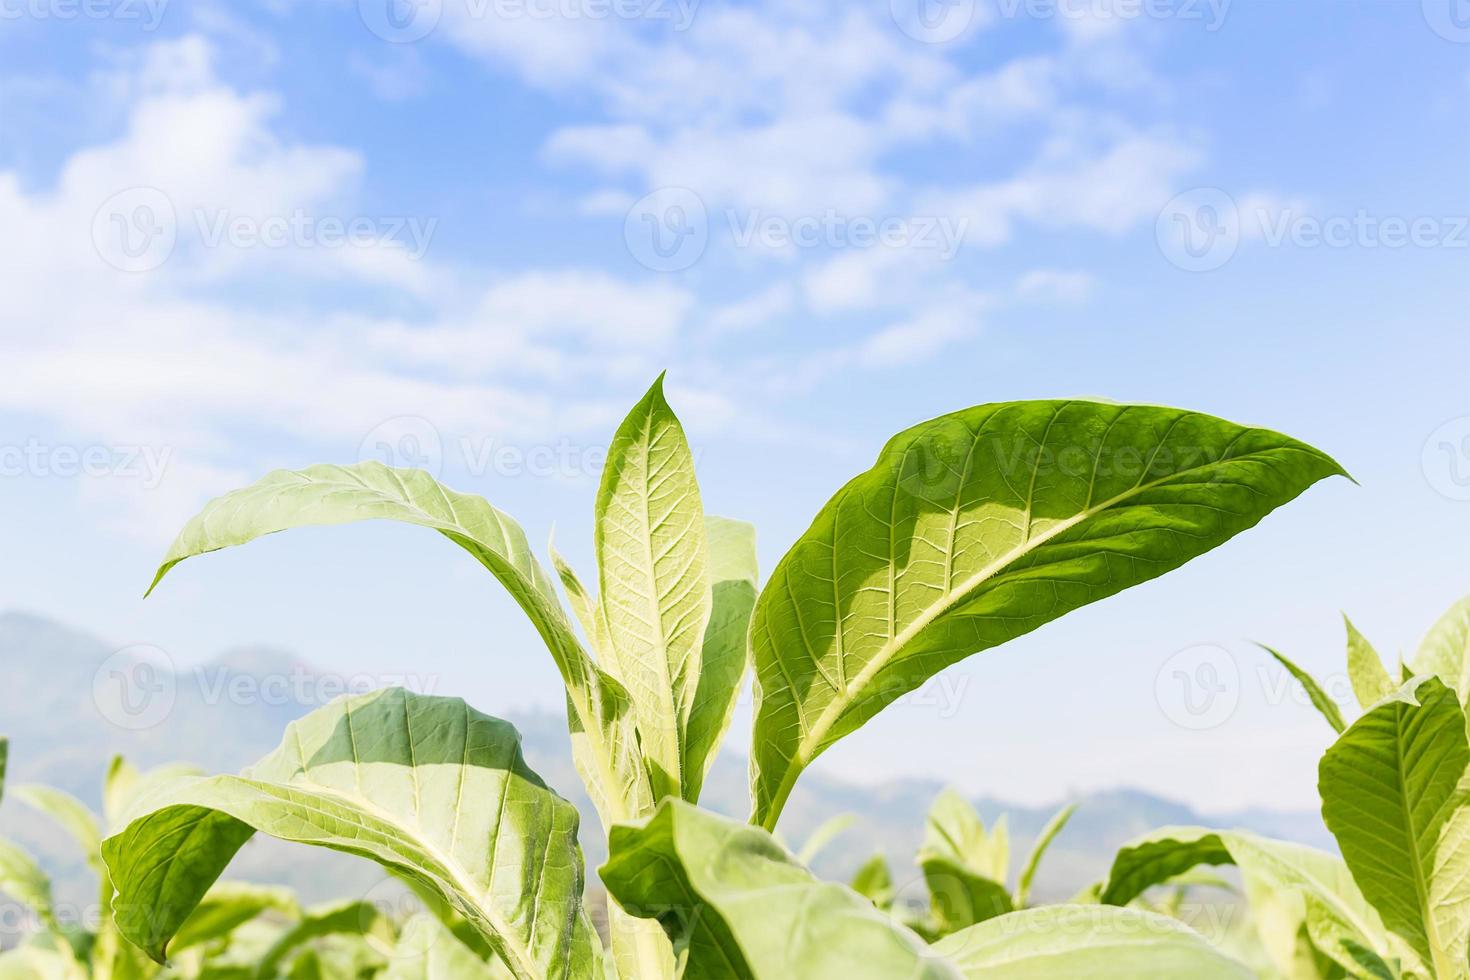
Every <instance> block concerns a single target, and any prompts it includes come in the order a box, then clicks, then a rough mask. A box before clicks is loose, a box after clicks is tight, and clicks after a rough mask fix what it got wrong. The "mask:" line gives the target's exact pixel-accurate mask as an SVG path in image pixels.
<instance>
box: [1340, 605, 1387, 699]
mask: <svg viewBox="0 0 1470 980" xmlns="http://www.w3.org/2000/svg"><path fill="white" fill-rule="evenodd" d="M1342 621H1343V623H1344V624H1345V625H1346V626H1347V662H1348V680H1349V681H1351V682H1352V685H1353V694H1354V695H1355V696H1356V697H1357V699H1358V705H1359V706H1360V707H1363V708H1367V707H1369V706H1370V705H1374V704H1377V703H1378V702H1379V701H1382V700H1383V699H1384V698H1386V697H1388V696H1389V695H1391V694H1392V693H1393V692H1394V688H1395V687H1397V686H1398V685H1396V684H1394V682H1393V678H1392V677H1390V676H1389V675H1388V670H1387V668H1385V667H1384V666H1383V658H1382V657H1380V656H1379V655H1378V651H1377V650H1375V649H1373V644H1371V643H1369V642H1368V638H1367V637H1366V636H1364V635H1363V634H1362V633H1360V632H1358V628H1357V627H1356V626H1354V625H1353V621H1352V620H1351V619H1348V618H1347V617H1346V616H1344V617H1342Z"/></svg>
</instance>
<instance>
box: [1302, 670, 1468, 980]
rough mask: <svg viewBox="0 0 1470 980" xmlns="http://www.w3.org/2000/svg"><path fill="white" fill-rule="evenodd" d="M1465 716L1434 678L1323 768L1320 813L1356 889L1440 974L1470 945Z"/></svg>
mask: <svg viewBox="0 0 1470 980" xmlns="http://www.w3.org/2000/svg"><path fill="white" fill-rule="evenodd" d="M1467 766H1470V742H1467V740H1466V735H1465V713H1464V711H1463V710H1462V709H1461V707H1460V704H1459V702H1458V701H1456V700H1455V694H1454V692H1453V691H1451V690H1450V689H1449V688H1447V687H1446V686H1445V685H1444V683H1443V682H1442V681H1441V680H1439V678H1437V677H1430V678H1419V679H1416V680H1413V681H1410V682H1409V683H1408V684H1406V685H1404V686H1403V687H1402V688H1401V689H1400V690H1399V691H1398V693H1397V694H1396V695H1395V696H1393V697H1391V698H1389V699H1388V700H1387V701H1385V702H1384V703H1382V704H1380V705H1378V706H1376V707H1374V708H1372V709H1371V710H1370V711H1368V713H1367V714H1365V715H1364V716H1363V717H1362V718H1359V719H1358V720H1357V721H1356V722H1354V723H1353V725H1352V727H1350V728H1349V729H1348V730H1347V731H1346V732H1344V733H1343V735H1342V737H1341V738H1339V739H1338V740H1337V742H1336V743H1334V744H1333V746H1332V747H1331V748H1329V749H1328V750H1327V753H1326V755H1324V756H1323V757H1322V762H1321V765H1320V767H1319V779H1318V788H1319V789H1320V791H1321V793H1322V819H1323V821H1324V822H1326V824H1327V829H1328V830H1331V831H1332V834H1333V836H1334V837H1336V838H1337V843H1338V845H1339V846H1340V847H1341V848H1342V856H1343V859H1344V860H1345V861H1346V862H1347V866H1348V868H1349V869H1350V870H1351V871H1352V873H1353V878H1354V879H1355V880H1356V881H1357V883H1358V887H1359V888H1361V889H1362V891H1363V894H1364V895H1365V896H1367V898H1368V900H1369V901H1370V902H1372V903H1373V905H1374V907H1375V908H1377V909H1378V911H1379V912H1380V913H1381V914H1382V916H1383V922H1384V924H1385V925H1387V926H1388V927H1389V928H1390V929H1392V930H1393V931H1394V932H1396V933H1398V934H1399V935H1400V936H1403V937H1404V938H1405V939H1406V940H1407V941H1408V943H1409V945H1410V946H1412V947H1413V948H1414V951H1415V952H1416V953H1418V954H1419V956H1420V958H1421V959H1423V960H1424V962H1425V963H1428V964H1431V965H1432V966H1433V967H1434V970H1435V973H1436V975H1438V976H1442V977H1448V976H1452V975H1458V974H1459V973H1461V972H1462V971H1463V969H1464V966H1465V961H1466V955H1467V944H1470V806H1467V804H1470V795H1467V793H1466V790H1465V789H1464V778H1465V771H1466V767H1467Z"/></svg>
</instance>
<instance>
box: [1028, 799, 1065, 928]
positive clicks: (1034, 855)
mask: <svg viewBox="0 0 1470 980" xmlns="http://www.w3.org/2000/svg"><path fill="white" fill-rule="evenodd" d="M1076 812H1077V804H1075V803H1068V804H1067V805H1066V806H1064V807H1062V808H1061V809H1060V810H1058V811H1057V812H1056V813H1055V814H1053V815H1052V818H1051V819H1050V820H1048V821H1047V822H1046V826H1045V827H1042V828H1041V833H1040V834H1038V835H1037V837H1036V843H1035V844H1032V845H1031V853H1030V854H1029V855H1027V857H1026V864H1025V866H1024V867H1022V868H1021V877H1020V878H1019V879H1017V881H1016V908H1018V909H1019V908H1025V907H1026V903H1027V901H1028V900H1029V899H1030V898H1031V884H1032V882H1034V881H1035V880H1036V871H1037V869H1038V868H1040V867H1041V859H1042V858H1043V857H1044V856H1045V855H1046V851H1047V849H1048V848H1049V847H1051V844H1052V841H1054V840H1056V839H1057V835H1058V834H1060V833H1061V832H1062V829H1063V828H1065V827H1066V826H1067V822H1068V821H1069V820H1071V819H1072V814H1074V813H1076Z"/></svg>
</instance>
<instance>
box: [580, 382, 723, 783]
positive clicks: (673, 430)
mask: <svg viewBox="0 0 1470 980" xmlns="http://www.w3.org/2000/svg"><path fill="white" fill-rule="evenodd" d="M596 516H597V522H596V542H597V568H598V573H599V579H598V581H599V585H600V588H599V594H598V601H599V602H600V604H601V607H600V609H601V613H602V619H603V622H604V625H605V630H606V636H607V641H608V647H609V650H608V651H606V653H607V654H608V661H607V662H608V664H609V665H610V666H611V667H612V669H613V670H614V671H615V672H616V674H617V676H618V679H619V680H621V681H622V682H623V686H624V687H626V688H627V689H628V693H629V694H630V695H631V696H632V700H633V712H634V715H635V716H636V717H637V719H638V735H639V738H640V740H641V742H642V745H643V755H644V759H645V761H646V762H647V764H648V768H649V771H650V774H651V777H652V780H653V791H654V798H655V799H657V798H661V797H664V796H679V797H682V798H684V799H689V800H692V799H694V798H695V797H694V796H692V795H690V793H689V791H688V788H687V787H686V785H685V779H684V773H685V772H686V771H687V770H688V769H689V768H690V760H689V759H688V749H687V746H688V731H689V724H690V719H691V717H692V716H693V713H694V709H695V705H696V701H695V693H696V691H697V690H698V687H699V681H700V674H701V672H702V664H703V659H704V657H703V641H704V630H705V626H706V625H707V624H708V623H709V617H710V589H709V581H710V580H709V546H708V543H707V542H706V540H705V531H704V507H703V505H702V504H701V503H700V499H699V484H698V482H697V481H696V479H695V476H694V456H693V454H692V453H691V452H690V451H689V443H688V441H687V440H686V439H685V437H684V429H683V427H682V426H681V425H680V424H679V420H678V418H676V417H675V416H674V411H673V409H671V408H670V407H669V404H668V402H667V401H665V400H664V394H663V378H662V377H660V378H659V379H658V380H657V381H656V382H654V385H653V387H652V388H651V389H650V390H649V392H648V394H647V395H645V396H644V397H643V399H642V400H641V401H640V402H639V403H638V404H637V405H635V406H634V407H633V410H632V411H631V412H629V413H628V417H627V418H626V419H625V420H624V421H623V424H622V425H621V426H619V427H618V431H617V434H616V435H614V436H613V440H612V444H611V445H610V446H609V447H608V453H607V465H606V466H604V467H603V470H602V484H601V486H600V487H599V488H598V491H597V512H596Z"/></svg>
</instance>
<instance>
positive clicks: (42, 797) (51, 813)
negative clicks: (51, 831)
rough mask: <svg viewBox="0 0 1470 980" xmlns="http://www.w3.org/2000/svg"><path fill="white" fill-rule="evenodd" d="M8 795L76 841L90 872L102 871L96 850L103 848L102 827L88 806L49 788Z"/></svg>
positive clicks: (20, 790)
mask: <svg viewBox="0 0 1470 980" xmlns="http://www.w3.org/2000/svg"><path fill="white" fill-rule="evenodd" d="M11 794H12V795H13V796H15V798H16V799H18V800H21V801H22V802H24V803H26V804H27V805H28V806H31V807H33V808H34V809H36V810H39V811H41V812H42V813H44V814H46V816H48V817H50V818H51V819H52V820H54V821H56V823H57V825H58V826H60V827H62V828H63V829H64V830H66V832H67V833H68V834H70V835H71V837H72V839H73V840H75V841H76V842H77V846H78V847H79V848H81V851H82V856H83V857H84V858H86V861H87V866H88V867H89V868H91V869H92V870H93V871H96V872H99V873H100V872H101V871H102V855H101V853H100V851H99V850H98V848H100V847H101V846H102V828H101V827H100V826H98V824H97V817H96V815H95V814H93V813H92V811H91V810H89V809H87V804H85V803H83V802H82V801H81V800H79V799H77V798H76V797H75V796H72V795H71V794H70V793H64V792H62V791H61V790H59V789H53V788H52V787H50V786H37V785H26V786H17V787H15V788H14V789H13V790H11Z"/></svg>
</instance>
